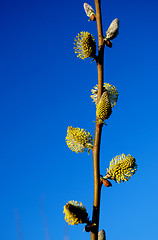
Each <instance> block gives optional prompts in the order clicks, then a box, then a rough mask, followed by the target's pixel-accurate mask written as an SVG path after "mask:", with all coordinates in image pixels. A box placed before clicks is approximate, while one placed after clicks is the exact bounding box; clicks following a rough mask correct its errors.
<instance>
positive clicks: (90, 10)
mask: <svg viewBox="0 0 158 240" xmlns="http://www.w3.org/2000/svg"><path fill="white" fill-rule="evenodd" d="M83 7H84V10H85V12H86V15H87V16H88V17H90V19H89V20H91V21H95V20H96V17H95V13H94V10H93V8H92V7H91V6H90V5H89V4H88V3H84V4H83Z"/></svg>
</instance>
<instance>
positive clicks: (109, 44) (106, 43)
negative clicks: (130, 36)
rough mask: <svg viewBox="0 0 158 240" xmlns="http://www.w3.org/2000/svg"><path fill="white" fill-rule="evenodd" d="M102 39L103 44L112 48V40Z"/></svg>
mask: <svg viewBox="0 0 158 240" xmlns="http://www.w3.org/2000/svg"><path fill="white" fill-rule="evenodd" d="M104 40H105V45H106V46H107V47H109V48H112V42H111V41H110V40H106V39H104Z"/></svg>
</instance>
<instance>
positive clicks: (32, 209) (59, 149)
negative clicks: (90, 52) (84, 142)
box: [0, 0, 158, 240]
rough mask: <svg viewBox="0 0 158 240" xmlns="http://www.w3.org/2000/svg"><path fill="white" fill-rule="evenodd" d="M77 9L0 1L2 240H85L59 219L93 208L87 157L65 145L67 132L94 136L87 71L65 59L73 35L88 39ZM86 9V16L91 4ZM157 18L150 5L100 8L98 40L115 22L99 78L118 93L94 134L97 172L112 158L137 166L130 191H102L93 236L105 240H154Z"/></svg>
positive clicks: (126, 186)
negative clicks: (75, 209) (73, 208)
mask: <svg viewBox="0 0 158 240" xmlns="http://www.w3.org/2000/svg"><path fill="white" fill-rule="evenodd" d="M83 3H84V1H79V0H77V1H72V0H70V1H63V0H61V1H48V0H45V1H43V0H41V1H36V0H33V1H30V0H27V1H25V0H24V1H19V0H17V1H16V0H14V1H11V0H5V1H3V0H2V1H1V2H0V22H1V26H0V32H1V38H0V46H1V50H0V52H1V54H0V109H1V110H0V112H1V117H0V162H1V166H0V186H1V187H0V189H1V197H0V236H1V239H3V240H8V239H12V240H36V239H38V240H48V235H49V239H50V240H54V239H58V240H61V239H64V240H74V239H75V240H79V239H82V240H85V239H90V234H89V233H85V232H83V229H84V225H80V226H74V227H73V226H68V225H67V224H66V223H65V221H64V215H63V213H62V212H63V206H64V205H65V204H66V203H67V202H68V201H69V200H77V201H81V202H83V204H84V205H85V206H86V207H87V210H88V213H89V215H90V217H91V213H92V205H93V166H92V153H90V155H87V153H84V154H76V153H74V152H72V151H71V150H70V149H69V148H68V147H67V145H66V142H65V136H66V130H67V126H74V127H80V128H84V129H87V130H88V131H89V132H90V133H91V134H92V135H93V136H94V128H95V124H94V122H93V121H95V106H94V104H93V103H92V101H91V98H90V94H91V89H92V88H93V87H94V86H95V84H96V83H97V69H96V64H95V62H93V63H91V61H90V60H89V59H88V60H85V61H83V60H80V59H78V58H77V57H76V55H75V53H74V50H73V41H74V37H75V36H76V35H77V34H78V33H79V32H80V31H89V32H90V33H92V34H93V35H94V37H95V38H96V39H97V31H96V30H97V29H96V23H95V22H88V18H87V17H86V15H85V12H84V10H83ZM87 3H89V4H90V5H91V6H92V7H94V2H93V1H92V0H89V1H88V2H87ZM157 10H158V4H157V1H156V0H154V1H148V0H146V1H142V0H140V1H136V0H133V1H124V0H121V1H116V0H114V1H105V0H102V16H103V28H104V33H105V32H106V30H107V28H108V26H109V24H110V23H111V21H112V20H113V19H114V18H116V17H117V18H119V20H120V33H119V35H118V37H117V38H116V39H114V40H113V48H112V49H109V48H106V49H105V67H104V69H105V71H104V79H105V82H109V83H111V84H113V85H114V86H115V87H116V88H117V90H118V92H119V99H118V103H117V105H116V107H115V108H114V109H113V113H112V115H111V116H110V118H109V119H108V120H107V126H104V129H103V134H102V143H101V163H100V165H101V173H102V174H104V173H106V168H107V167H108V164H109V162H110V161H111V159H112V158H113V157H115V156H116V155H118V154H121V153H125V154H131V155H132V156H134V157H135V158H136V160H137V164H138V171H137V173H136V174H135V175H134V176H133V177H132V178H131V179H130V181H129V182H126V183H122V184H116V183H113V187H112V188H103V189H102V194H101V214H100V229H104V230H105V231H106V235H107V240H108V239H110V240H115V239H121V240H126V239H127V238H128V240H132V239H135V240H138V239H144V240H148V239H157V227H158V221H157V215H158V204H157V198H158V190H157V189H158V188H157V169H158V159H157V146H158V127H157V119H158V112H157V89H158V81H157V80H158V70H157V55H158V47H157V39H158V32H157V26H158V20H157ZM41 201H42V209H41V208H40V203H41ZM43 211H44V217H43V215H42V213H43ZM17 218H19V219H20V229H21V236H22V238H21V239H20V237H18V231H17V224H16V219H17ZM44 219H46V221H45V224H44V222H43V220H44ZM46 232H47V235H46ZM66 236H67V237H66Z"/></svg>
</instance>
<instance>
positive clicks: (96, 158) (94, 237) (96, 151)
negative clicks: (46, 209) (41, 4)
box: [91, 0, 104, 240]
mask: <svg viewBox="0 0 158 240" xmlns="http://www.w3.org/2000/svg"><path fill="white" fill-rule="evenodd" d="M95 8H96V21H97V31H98V44H99V49H98V58H97V70H98V98H97V103H98V102H99V100H100V97H101V95H102V92H103V59H104V40H103V30H102V19H101V7H100V0H95ZM97 120H98V119H97V117H96V127H95V141H94V147H93V177H94V199H93V216H92V222H93V223H94V224H96V231H94V232H92V233H91V240H98V228H99V212H100V190H101V185H100V143H101V132H102V124H101V125H99V124H97Z"/></svg>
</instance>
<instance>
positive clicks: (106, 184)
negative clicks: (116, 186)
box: [102, 179, 112, 187]
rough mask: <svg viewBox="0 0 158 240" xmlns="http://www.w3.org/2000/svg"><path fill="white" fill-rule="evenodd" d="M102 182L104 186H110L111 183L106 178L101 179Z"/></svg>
mask: <svg viewBox="0 0 158 240" xmlns="http://www.w3.org/2000/svg"><path fill="white" fill-rule="evenodd" d="M102 182H103V184H104V186H105V187H112V184H111V182H110V181H109V180H107V179H102Z"/></svg>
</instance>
